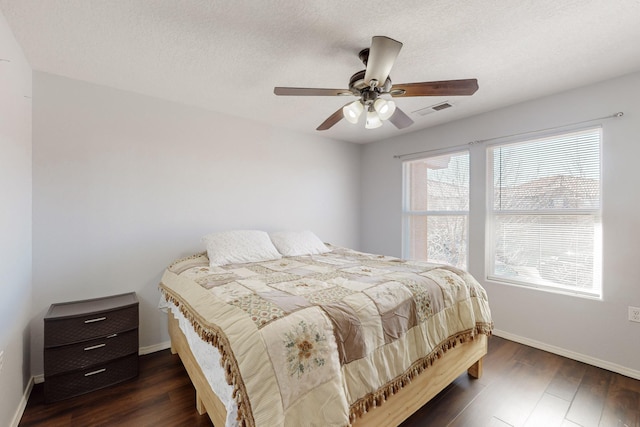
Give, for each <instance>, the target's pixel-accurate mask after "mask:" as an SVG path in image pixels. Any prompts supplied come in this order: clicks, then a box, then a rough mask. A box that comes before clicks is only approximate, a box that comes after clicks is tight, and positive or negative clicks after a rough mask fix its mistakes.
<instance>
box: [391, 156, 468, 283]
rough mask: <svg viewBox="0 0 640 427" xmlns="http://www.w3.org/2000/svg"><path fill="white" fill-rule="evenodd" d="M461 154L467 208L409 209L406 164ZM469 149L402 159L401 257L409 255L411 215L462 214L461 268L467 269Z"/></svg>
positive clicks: (444, 215) (409, 200) (441, 215)
mask: <svg viewBox="0 0 640 427" xmlns="http://www.w3.org/2000/svg"><path fill="white" fill-rule="evenodd" d="M461 154H466V155H467V162H468V171H467V175H468V187H467V188H468V194H467V198H468V200H467V210H466V211H464V210H455V211H454V210H451V211H447V210H416V211H413V210H411V209H410V206H411V204H410V202H411V199H410V197H411V196H410V185H408V183H409V168H408V165H409V164H410V163H412V162H416V161H420V160H425V159H429V158H435V157H441V156H446V155H451V156H455V155H461ZM471 191H472V190H471V150H470V149H469V148H467V147H465V148H460V147H455V148H449V149H442V150H433V151H431V152H430V153H429V154H428V155H423V156H419V157H412V158H409V159H406V160H403V161H402V258H404V259H408V258H409V255H410V252H411V251H410V246H411V239H410V237H411V236H409V233H410V226H409V222H410V220H411V218H412V217H429V216H431V217H456V216H464V217H466V230H465V239H466V245H465V246H466V247H465V260H466V265H465V267H464V268H463V269H464V270H468V269H469V264H470V262H469V254H470V253H469V243H470V222H471V215H470V203H471Z"/></svg>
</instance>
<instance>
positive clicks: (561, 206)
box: [487, 128, 602, 296]
mask: <svg viewBox="0 0 640 427" xmlns="http://www.w3.org/2000/svg"><path fill="white" fill-rule="evenodd" d="M601 139H602V132H601V129H600V128H593V129H586V130H581V131H577V132H571V133H564V134H560V135H555V136H551V137H546V138H540V139H533V140H527V141H521V142H516V143H510V144H503V145H496V146H492V147H489V148H488V160H489V173H490V175H489V176H490V177H492V179H493V183H492V185H491V184H490V185H489V193H490V194H489V211H488V224H489V232H488V236H487V237H488V276H489V278H490V279H494V280H500V281H505V282H509V283H514V284H521V285H529V286H535V287H541V288H547V289H554V290H562V291H567V292H571V293H579V294H586V295H592V296H600V295H601V277H600V271H601V258H602V257H601V246H602V237H601V234H602V230H601V203H600V144H601ZM491 190H492V191H491Z"/></svg>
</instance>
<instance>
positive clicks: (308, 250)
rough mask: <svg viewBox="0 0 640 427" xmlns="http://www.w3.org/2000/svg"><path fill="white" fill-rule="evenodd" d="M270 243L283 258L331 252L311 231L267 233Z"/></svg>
mask: <svg viewBox="0 0 640 427" xmlns="http://www.w3.org/2000/svg"><path fill="white" fill-rule="evenodd" d="M269 237H271V241H272V242H273V244H274V245H275V246H276V248H277V249H278V252H280V253H281V254H282V255H284V256H301V255H315V254H324V253H326V252H331V249H329V248H327V246H326V245H325V244H324V243H322V240H320V239H319V238H318V236H316V235H315V234H313V233H312V232H311V231H308V230H307V231H279V232H275V233H269Z"/></svg>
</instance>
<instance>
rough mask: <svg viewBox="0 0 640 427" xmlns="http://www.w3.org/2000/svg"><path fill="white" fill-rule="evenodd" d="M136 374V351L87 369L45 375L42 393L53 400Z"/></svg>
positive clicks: (108, 384) (81, 392)
mask: <svg viewBox="0 0 640 427" xmlns="http://www.w3.org/2000/svg"><path fill="white" fill-rule="evenodd" d="M137 375H138V354H137V353H136V354H132V355H130V356H126V357H121V358H119V359H116V360H113V361H111V362H108V363H105V364H103V365H96V366H92V367H91V368H88V369H83V370H80V371H74V372H70V373H65V374H60V375H52V376H46V377H45V381H44V394H45V397H46V401H47V402H53V401H56V400H62V399H66V398H68V397H73V396H78V395H80V394H83V393H86V392H88V391H92V390H97V389H100V388H103V387H107V386H110V385H113V384H116V383H119V382H122V381H125V380H128V379H130V378H133V377H135V376H137Z"/></svg>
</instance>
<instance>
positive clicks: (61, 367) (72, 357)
mask: <svg viewBox="0 0 640 427" xmlns="http://www.w3.org/2000/svg"><path fill="white" fill-rule="evenodd" d="M137 375H138V299H137V298H136V294H135V293H133V292H132V293H128V294H122V295H114V296H110V297H104V298H95V299H90V300H84V301H73V302H66V303H60V304H52V305H51V307H50V308H49V311H48V312H47V314H46V316H45V317H44V376H45V381H44V393H45V400H46V401H47V402H54V401H57V400H62V399H66V398H69V397H73V396H77V395H80V394H84V393H88V392H90V391H93V390H97V389H100V388H103V387H107V386H110V385H112V384H116V383H119V382H122V381H125V380H127V379H130V378H133V377H135V376H137Z"/></svg>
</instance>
